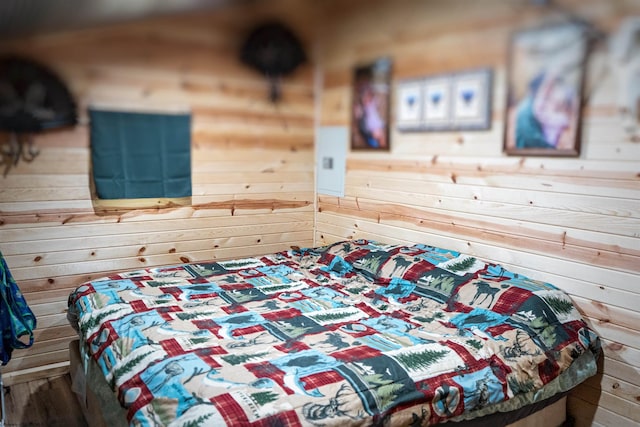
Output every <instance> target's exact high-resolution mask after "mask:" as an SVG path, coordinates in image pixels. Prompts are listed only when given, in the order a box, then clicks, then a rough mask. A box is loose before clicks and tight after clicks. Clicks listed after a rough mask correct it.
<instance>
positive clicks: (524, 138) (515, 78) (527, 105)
mask: <svg viewBox="0 0 640 427" xmlns="http://www.w3.org/2000/svg"><path fill="white" fill-rule="evenodd" d="M588 48H589V46H588V39H587V37H586V34H585V31H584V28H583V27H581V26H579V25H576V24H570V23H567V24H557V25H549V26H544V27H540V28H536V29H531V30H525V31H520V32H517V33H515V34H514V35H513V38H512V42H511V45H510V51H509V65H508V66H509V68H508V77H507V79H508V80H507V85H508V87H507V103H506V117H505V133H504V135H505V137H504V150H505V152H506V153H507V154H510V155H519V156H521V155H538V156H578V155H579V154H580V120H581V115H582V114H581V107H582V90H583V84H584V68H585V61H586V57H587V53H588Z"/></svg>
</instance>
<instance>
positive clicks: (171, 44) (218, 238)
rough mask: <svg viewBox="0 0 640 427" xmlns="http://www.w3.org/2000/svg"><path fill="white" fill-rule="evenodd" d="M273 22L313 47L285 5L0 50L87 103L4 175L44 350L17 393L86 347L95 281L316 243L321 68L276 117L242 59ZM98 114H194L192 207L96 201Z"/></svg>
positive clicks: (19, 367)
mask: <svg viewBox="0 0 640 427" xmlns="http://www.w3.org/2000/svg"><path fill="white" fill-rule="evenodd" d="M274 15H275V16H278V17H279V18H280V19H282V20H283V21H285V22H288V23H289V24H290V25H291V26H292V28H294V30H295V31H296V33H297V34H298V35H299V36H300V37H301V38H302V39H303V41H304V42H305V43H306V44H310V40H311V37H312V32H311V28H313V25H312V24H310V23H309V22H306V21H305V19H308V18H307V17H308V16H310V15H309V14H305V13H301V9H300V8H297V7H291V5H290V2H287V1H280V2H278V4H270V5H268V8H267V7H266V6H264V7H263V6H261V5H260V4H255V5H253V4H251V3H249V4H246V3H243V4H242V5H241V6H233V7H228V8H225V9H224V10H216V11H213V12H209V13H205V14H202V13H198V14H190V15H185V16H180V17H172V18H160V19H153V20H148V21H145V22H134V23H127V24H124V25H116V26H106V27H101V28H96V29H90V30H82V31H73V32H63V33H58V34H48V35H42V36H37V37H30V38H22V39H19V40H14V41H5V42H4V43H2V44H0V52H5V53H6V52H9V53H18V54H23V55H27V56H29V57H32V58H34V59H36V60H38V61H40V62H42V63H44V64H46V65H48V66H49V67H51V68H52V69H53V70H55V71H56V72H57V73H58V74H59V75H60V76H61V77H62V78H63V80H65V82H66V83H67V84H68V86H69V87H70V89H71V91H72V92H73V94H74V96H75V97H76V100H77V102H78V104H79V112H80V120H81V122H80V124H79V125H78V126H77V127H75V128H73V129H67V130H62V131H56V132H52V133H50V134H43V135H41V136H38V137H37V139H36V141H37V145H38V147H39V148H40V150H41V153H40V155H39V156H38V157H37V158H36V159H35V160H34V161H33V162H32V163H24V162H21V163H19V165H18V166H17V167H16V168H15V169H12V170H11V171H10V172H9V174H8V176H7V177H5V178H3V177H2V176H0V250H1V251H2V253H3V254H4V255H5V257H6V260H7V262H8V264H9V266H10V269H11V271H12V273H13V275H14V276H15V278H16V280H17V281H18V283H19V285H20V287H21V289H22V291H23V293H24V294H25V295H26V298H27V300H28V302H29V303H30V305H31V308H32V309H33V310H34V312H35V314H36V315H37V318H38V328H37V331H36V343H35V344H34V345H33V347H32V348H30V349H28V350H21V351H16V352H14V355H13V359H12V360H11V362H10V363H9V364H8V365H7V366H6V367H3V369H2V370H3V376H4V379H5V383H7V382H8V383H11V382H14V381H18V380H24V379H28V378H35V377H37V376H42V375H53V374H55V373H56V372H63V371H64V370H65V369H66V366H67V364H68V342H69V340H70V339H72V338H73V337H74V336H75V332H74V331H73V330H72V329H71V327H69V325H68V323H67V320H66V314H65V311H66V306H67V296H68V294H69V292H70V291H71V290H72V289H73V288H74V287H75V286H77V285H78V284H80V283H81V282H83V281H86V280H89V279H92V278H97V277H101V276H104V275H107V274H108V273H109V272H113V271H119V270H123V269H135V268H139V267H148V266H157V265H167V264H168V265H170V264H177V263H182V262H186V261H196V260H206V259H224V258H234V257H240V256H251V255H259V254H264V253H271V252H275V251H279V250H285V249H288V248H289V247H290V245H309V246H310V245H311V244H312V243H313V221H314V202H315V201H314V197H315V196H314V181H313V165H314V158H313V156H314V152H313V129H314V94H313V64H312V62H311V61H309V62H308V63H307V64H305V65H304V66H302V67H301V68H299V69H298V70H297V71H296V73H295V74H294V75H293V76H291V77H289V78H286V79H284V81H283V88H282V89H283V99H282V101H281V102H280V103H279V104H277V105H274V104H272V103H270V102H269V101H268V99H267V96H268V86H267V84H266V80H265V79H264V78H263V77H262V76H261V75H259V74H258V73H257V72H254V71H253V70H250V69H248V68H246V67H245V66H244V65H242V64H241V63H240V61H239V60H238V57H239V47H240V45H241V43H242V41H243V37H244V36H245V35H246V34H247V32H248V30H249V29H250V28H251V26H252V25H253V24H254V23H257V22H261V21H262V20H265V19H269V18H270V17H272V16H274ZM310 56H311V55H310ZM90 103H100V104H109V105H112V106H115V107H118V108H120V107H122V108H125V109H126V108H130V107H131V106H132V105H134V106H136V107H142V108H159V109H164V108H166V109H172V108H181V107H184V106H187V107H188V108H190V109H191V111H192V114H193V116H192V177H193V197H192V200H191V203H190V204H188V205H187V206H168V207H162V206H163V205H161V204H158V205H157V206H153V203H152V206H151V207H150V208H148V209H144V208H126V209H115V208H111V210H104V209H102V208H101V207H100V204H99V203H95V201H93V200H92V192H91V182H90V177H89V171H90V151H89V137H88V124H87V106H88V105H89V104H90ZM3 137H6V135H5V136H3ZM154 202H155V201H154Z"/></svg>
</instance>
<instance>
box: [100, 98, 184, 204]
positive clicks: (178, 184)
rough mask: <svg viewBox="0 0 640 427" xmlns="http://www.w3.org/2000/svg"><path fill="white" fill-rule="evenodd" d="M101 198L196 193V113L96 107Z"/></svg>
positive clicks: (175, 195)
mask: <svg viewBox="0 0 640 427" xmlns="http://www.w3.org/2000/svg"><path fill="white" fill-rule="evenodd" d="M89 119H90V126H91V132H90V133H91V161H92V170H93V180H94V183H95V187H96V193H97V195H98V198H100V199H127V198H150V197H188V196H191V116H190V115H189V114H161V113H138V112H122V111H105V110H97V109H90V110H89Z"/></svg>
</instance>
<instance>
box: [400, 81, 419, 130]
mask: <svg viewBox="0 0 640 427" xmlns="http://www.w3.org/2000/svg"><path fill="white" fill-rule="evenodd" d="M396 93H397V98H396V105H397V109H396V112H397V114H396V123H397V127H398V129H399V130H419V129H420V127H421V126H422V105H423V100H422V80H410V81H404V82H400V83H398V88H397V90H396Z"/></svg>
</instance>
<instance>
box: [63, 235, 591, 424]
mask: <svg viewBox="0 0 640 427" xmlns="http://www.w3.org/2000/svg"><path fill="white" fill-rule="evenodd" d="M69 308H70V310H69V313H70V318H71V320H72V323H73V324H75V325H77V328H78V331H79V335H80V339H81V342H82V346H83V351H84V352H85V354H86V357H87V359H91V360H92V361H93V362H94V363H95V364H96V365H97V366H98V367H99V369H98V370H99V372H100V373H101V374H102V375H103V377H104V379H105V380H106V382H107V384H108V385H109V387H110V389H111V390H113V393H114V394H115V395H116V396H117V398H118V400H119V401H120V404H121V405H122V407H123V408H124V409H125V411H126V418H127V422H128V423H129V424H130V425H140V426H146V425H185V426H187V425H203V426H204V425H216V426H224V425H228V426H249V425H253V426H263V425H273V424H277V425H282V426H300V425H313V426H330V425H336V426H344V425H394V426H396V425H397V426H401V425H412V426H413V425H432V424H437V423H441V422H444V421H447V420H464V419H473V418H477V417H483V416H488V415H489V414H492V413H495V412H498V411H513V410H515V409H517V408H520V407H523V406H527V405H531V404H534V403H536V402H541V401H544V400H546V399H549V398H552V397H553V396H557V395H559V394H561V393H563V392H566V391H567V390H570V389H571V388H572V387H574V386H575V385H577V384H579V383H580V382H582V381H584V380H585V379H586V378H587V377H589V376H591V375H593V374H595V372H596V358H597V356H598V353H599V348H600V347H599V339H598V337H597V336H596V335H595V334H594V333H593V331H592V330H590V329H589V328H588V326H587V325H586V324H585V322H584V320H583V319H582V318H581V317H580V314H579V313H578V311H577V310H576V308H575V307H574V306H573V304H572V303H571V300H570V298H569V296H568V295H567V294H566V293H564V292H563V291H561V290H559V289H557V288H556V287H554V286H552V285H550V284H548V283H543V282H540V281H535V280H531V279H529V278H527V277H524V276H522V275H518V274H515V273H512V272H509V271H507V270H506V269H504V268H502V267H501V266H499V265H495V264H491V263H487V262H484V261H482V260H479V259H477V258H474V257H472V256H468V255H465V254H461V253H458V252H456V251H451V250H446V249H441V248H436V247H432V246H428V245H423V244H417V245H386V244H383V243H379V242H373V241H367V240H353V241H345V242H338V243H335V244H332V245H328V246H324V247H319V248H306V249H292V250H290V251H285V252H280V253H276V254H270V255H266V256H262V257H254V258H245V259H238V260H231V261H220V262H214V261H212V262H199V263H191V264H183V265H176V266H168V267H161V268H149V269H144V270H138V271H129V272H123V273H120V274H115V275H112V276H109V277H105V278H102V279H97V280H94V281H91V282H87V283H85V284H82V285H81V286H79V287H78V288H77V289H76V290H75V291H74V292H73V293H72V294H71V295H70V297H69ZM76 321H77V323H76Z"/></svg>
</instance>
